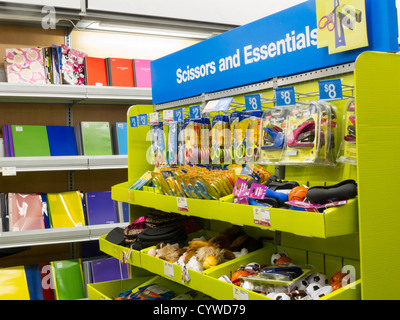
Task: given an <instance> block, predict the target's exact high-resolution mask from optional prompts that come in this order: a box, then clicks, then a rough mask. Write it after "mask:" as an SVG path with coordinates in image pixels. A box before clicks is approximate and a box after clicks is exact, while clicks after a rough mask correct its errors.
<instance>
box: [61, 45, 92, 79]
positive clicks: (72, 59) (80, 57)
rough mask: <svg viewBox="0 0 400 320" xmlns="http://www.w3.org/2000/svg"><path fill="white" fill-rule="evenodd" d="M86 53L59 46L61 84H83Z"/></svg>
mask: <svg viewBox="0 0 400 320" xmlns="http://www.w3.org/2000/svg"><path fill="white" fill-rule="evenodd" d="M86 56H87V54H86V53H84V52H81V51H78V50H75V49H72V48H70V47H68V46H66V45H65V44H62V45H61V61H62V71H61V73H62V80H63V84H72V85H84V84H85V57H86Z"/></svg>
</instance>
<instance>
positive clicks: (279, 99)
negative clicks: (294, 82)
mask: <svg viewBox="0 0 400 320" xmlns="http://www.w3.org/2000/svg"><path fill="white" fill-rule="evenodd" d="M275 97H276V105H277V106H291V105H294V104H296V97H295V91H294V87H286V88H278V89H275Z"/></svg>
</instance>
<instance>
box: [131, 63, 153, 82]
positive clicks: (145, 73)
mask: <svg viewBox="0 0 400 320" xmlns="http://www.w3.org/2000/svg"><path fill="white" fill-rule="evenodd" d="M150 61H151V60H141V59H134V60H133V66H134V68H133V69H134V72H135V87H138V88H151V69H150Z"/></svg>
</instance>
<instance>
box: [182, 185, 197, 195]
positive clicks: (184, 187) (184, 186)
mask: <svg viewBox="0 0 400 320" xmlns="http://www.w3.org/2000/svg"><path fill="white" fill-rule="evenodd" d="M181 188H182V190H183V192H185V193H186V194H187V195H188V196H189V197H190V198H192V199H195V198H196V197H194V196H193V194H192V191H191V190H189V187H186V185H185V184H184V183H183V182H182V183H181Z"/></svg>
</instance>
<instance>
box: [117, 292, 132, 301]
mask: <svg viewBox="0 0 400 320" xmlns="http://www.w3.org/2000/svg"><path fill="white" fill-rule="evenodd" d="M131 294H132V290H128V291H125V292H121V293H119V294H118V298H116V299H115V300H125V299H127V298H128V299H129V296H130V295H131Z"/></svg>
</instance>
